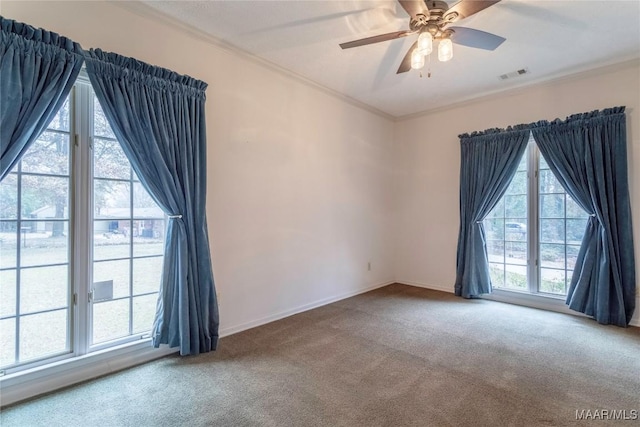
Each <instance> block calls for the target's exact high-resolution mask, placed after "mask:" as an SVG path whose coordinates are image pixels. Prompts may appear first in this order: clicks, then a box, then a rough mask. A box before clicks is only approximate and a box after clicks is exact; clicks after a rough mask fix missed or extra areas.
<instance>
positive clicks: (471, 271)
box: [455, 127, 530, 298]
mask: <svg viewBox="0 0 640 427" xmlns="http://www.w3.org/2000/svg"><path fill="white" fill-rule="evenodd" d="M529 133H530V132H529V130H528V129H521V128H518V127H516V128H509V129H507V130H498V129H490V130H487V131H484V132H476V133H473V134H471V135H469V134H464V135H460V150H461V161H460V231H459V235H458V251H457V257H456V283H455V294H456V295H458V296H462V297H464V298H473V297H477V296H479V295H481V294H486V293H490V292H491V278H490V276H489V263H488V259H487V248H486V236H485V231H484V226H483V224H482V220H483V219H484V218H485V217H486V216H487V215H488V214H489V212H491V210H492V209H493V208H494V207H495V205H496V204H497V203H498V202H499V201H500V199H501V198H502V196H503V195H504V193H505V192H506V190H507V187H508V186H509V183H510V182H511V180H512V179H513V176H514V175H515V173H516V171H517V169H518V163H519V162H520V159H521V157H522V155H523V153H524V151H525V149H526V148H527V142H528V140H529Z"/></svg>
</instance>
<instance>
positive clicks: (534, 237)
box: [485, 134, 588, 311]
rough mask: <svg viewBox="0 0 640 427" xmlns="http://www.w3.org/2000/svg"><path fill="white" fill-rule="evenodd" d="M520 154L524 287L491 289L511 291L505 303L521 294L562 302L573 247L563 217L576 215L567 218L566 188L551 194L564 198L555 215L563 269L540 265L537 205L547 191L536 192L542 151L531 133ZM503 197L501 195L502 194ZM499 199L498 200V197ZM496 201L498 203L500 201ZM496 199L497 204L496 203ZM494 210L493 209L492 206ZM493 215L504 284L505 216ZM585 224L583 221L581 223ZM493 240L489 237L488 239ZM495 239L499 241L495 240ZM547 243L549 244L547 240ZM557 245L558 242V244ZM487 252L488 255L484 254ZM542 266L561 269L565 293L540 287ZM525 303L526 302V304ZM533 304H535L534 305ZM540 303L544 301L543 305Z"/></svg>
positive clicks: (539, 206) (499, 291) (538, 205)
mask: <svg viewBox="0 0 640 427" xmlns="http://www.w3.org/2000/svg"><path fill="white" fill-rule="evenodd" d="M523 156H525V159H526V166H527V169H526V176H527V184H526V188H527V194H526V200H527V207H526V212H527V220H526V223H527V234H526V238H527V245H526V248H527V263H526V281H527V283H526V287H525V288H524V289H516V288H513V287H506V286H496V285H495V284H494V292H496V291H497V292H498V295H499V296H500V294H501V293H502V292H504V293H508V294H511V296H509V297H508V298H507V299H508V300H509V301H507V302H513V298H515V299H516V300H517V299H518V298H519V296H522V297H525V298H524V299H525V300H527V301H531V297H534V298H535V297H542V298H544V299H552V300H560V301H564V300H565V299H566V291H567V290H568V285H569V282H570V276H569V274H571V270H568V269H567V266H568V261H567V246H576V245H575V244H569V243H567V227H566V224H567V220H568V219H571V220H575V219H578V217H569V218H568V217H567V202H568V198H569V197H570V196H569V195H568V194H567V192H566V191H563V192H562V193H554V194H562V195H563V197H564V202H563V215H564V217H563V218H557V219H562V220H563V221H564V228H563V230H564V235H563V239H564V240H563V242H564V243H562V245H563V246H564V254H565V256H564V269H562V270H561V269H559V268H554V267H548V266H547V267H545V266H543V263H542V262H541V246H540V244H541V241H542V239H541V228H540V227H541V219H545V218H541V214H542V212H541V211H540V208H541V203H542V202H541V196H542V195H546V194H547V193H541V192H540V164H541V156H542V154H541V153H540V149H539V148H538V145H537V143H536V141H535V139H534V137H533V135H532V134H530V135H529V141H528V142H527V148H526V151H525V153H524V154H523ZM522 160H524V159H521V160H520V161H522ZM503 198H504V196H503ZM501 201H502V200H501ZM501 201H500V202H501ZM500 202H499V203H500ZM494 209H495V208H494ZM586 216H588V214H587V213H586V212H585V217H586ZM493 218H495V217H492V216H487V218H486V219H485V220H487V219H493ZM497 218H501V219H502V221H503V222H504V225H503V226H504V231H503V233H504V234H503V238H502V242H503V248H504V251H503V253H504V258H503V261H502V263H501V264H502V265H503V266H504V267H505V268H504V270H503V271H504V278H505V279H504V280H505V282H504V283H506V271H507V270H506V266H507V265H509V264H510V263H507V261H506V244H507V238H506V236H507V233H506V224H507V223H506V221H507V218H506V217H505V215H504V214H503V215H502V217H497ZM585 226H586V223H585ZM492 240H493V239H492ZM498 241H499V240H498ZM550 244H551V243H550ZM558 244H560V243H558ZM487 255H489V254H487ZM543 268H546V269H549V270H558V271H563V272H564V277H565V278H564V284H565V293H564V294H562V293H554V292H549V291H546V290H543V286H542V279H543V275H542V270H543ZM488 297H489V299H497V300H502V301H504V298H500V297H498V298H492V297H491V296H488ZM527 305H529V304H527ZM534 305H535V304H534ZM543 305H544V304H543ZM554 310H556V311H557V309H555V308H554Z"/></svg>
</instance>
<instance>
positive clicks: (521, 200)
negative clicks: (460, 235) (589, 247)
mask: <svg viewBox="0 0 640 427" xmlns="http://www.w3.org/2000/svg"><path fill="white" fill-rule="evenodd" d="M587 219H588V214H587V213H586V212H585V211H584V210H583V209H582V208H580V207H579V206H578V205H577V204H576V203H575V201H573V199H572V198H571V196H569V195H568V194H567V193H566V192H565V191H564V189H563V188H562V186H561V185H560V183H559V182H558V180H557V179H556V178H555V176H554V175H553V173H552V172H551V170H550V169H549V166H548V164H547V162H546V161H545V159H544V157H543V156H542V155H540V152H539V150H538V148H537V146H536V144H535V141H534V140H533V138H531V139H530V140H529V145H528V147H527V150H526V152H525V154H524V155H523V157H522V159H521V161H520V163H519V165H518V170H517V172H516V174H515V176H514V178H513V180H512V181H511V183H510V185H509V187H508V188H507V191H506V193H505V195H504V196H503V197H502V199H501V200H500V202H499V203H498V204H497V205H496V207H495V208H494V209H493V210H492V211H491V212H490V213H489V215H488V216H487V218H486V219H485V220H484V226H485V231H486V236H487V254H488V258H489V268H490V274H491V282H492V284H493V286H494V287H495V288H498V289H500V288H502V289H506V290H514V291H523V292H529V293H534V294H547V295H556V296H564V295H566V294H567V288H568V285H569V283H570V281H571V275H572V273H573V268H574V266H575V261H576V257H577V255H578V250H579V249H580V244H581V242H582V236H583V234H584V231H585V228H586V225H587Z"/></svg>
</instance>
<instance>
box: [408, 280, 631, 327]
mask: <svg viewBox="0 0 640 427" xmlns="http://www.w3.org/2000/svg"><path fill="white" fill-rule="evenodd" d="M396 283H400V284H402V285H409V286H415V287H418V288H425V289H432V290H434V291H442V292H448V293H454V289H453V286H443V285H433V284H429V285H428V284H425V283H421V282H417V281H413V280H397V281H396ZM482 298H484V299H488V300H491V301H499V302H505V303H508V304H515V305H522V306H525V307H533V308H538V309H541V310H548V311H555V312H557V313H565V314H571V315H573V316H579V317H589V316H586V315H584V314H582V313H580V312H578V311H574V310H571V309H570V308H569V307H568V306H567V305H566V304H565V303H564V300H562V299H557V298H549V297H545V296H538V295H529V294H524V293H518V292H509V291H502V290H500V289H494V290H493V293H491V294H490V295H484V296H483V297H482ZM629 326H636V327H640V298H638V299H637V300H636V310H635V315H634V316H633V318H632V319H631V322H629Z"/></svg>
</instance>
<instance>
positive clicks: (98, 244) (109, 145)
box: [90, 95, 165, 345]
mask: <svg viewBox="0 0 640 427" xmlns="http://www.w3.org/2000/svg"><path fill="white" fill-rule="evenodd" d="M92 97H93V99H92V101H93V127H92V130H93V132H92V141H93V144H92V147H93V149H92V163H93V171H94V172H93V208H92V213H93V218H92V222H93V224H92V226H93V250H92V253H93V259H92V277H93V279H92V289H91V340H90V341H91V344H92V345H98V344H103V343H105V342H109V341H113V340H119V339H122V338H126V337H129V336H132V335H136V334H139V333H143V332H147V331H148V330H149V329H150V326H151V324H152V322H153V318H154V315H155V309H156V300H157V297H158V288H159V283H160V274H161V271H162V258H163V249H164V229H165V220H164V213H163V211H162V210H161V209H160V208H159V207H158V205H157V204H156V203H155V202H154V201H153V199H152V198H151V196H150V195H149V194H148V193H147V191H146V190H145V189H144V188H143V186H142V185H141V184H140V182H139V180H138V177H137V176H136V175H135V173H134V172H133V170H132V168H131V165H130V164H129V160H128V159H127V157H126V155H125V154H124V152H123V151H122V148H121V147H120V144H119V143H118V141H117V140H116V139H115V135H114V134H113V131H112V129H111V127H110V126H109V123H108V122H107V119H106V117H105V115H104V112H103V111H102V108H101V107H100V104H99V103H98V100H97V98H95V95H92Z"/></svg>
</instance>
